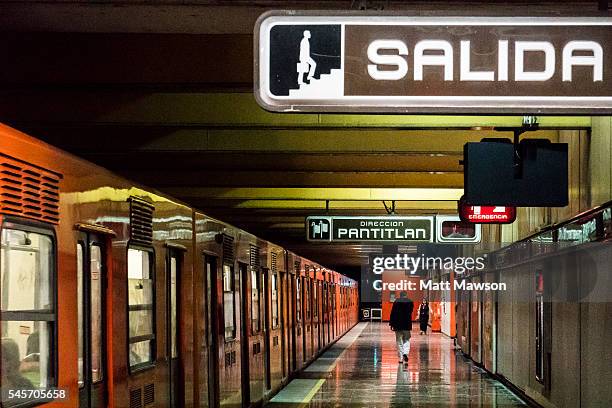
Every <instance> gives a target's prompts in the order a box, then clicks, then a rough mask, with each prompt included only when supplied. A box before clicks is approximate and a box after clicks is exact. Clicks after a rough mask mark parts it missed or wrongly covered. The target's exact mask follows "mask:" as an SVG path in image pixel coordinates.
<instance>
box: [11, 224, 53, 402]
mask: <svg viewBox="0 0 612 408" xmlns="http://www.w3.org/2000/svg"><path fill="white" fill-rule="evenodd" d="M39 232H40V233H39ZM0 243H1V245H0V247H1V250H0V251H1V252H0V275H1V277H0V282H1V283H0V291H1V311H2V314H1V316H2V320H1V323H0V325H1V327H0V330H1V332H2V351H1V356H2V384H1V388H2V403H3V405H4V404H5V403H6V400H5V397H6V396H7V391H8V390H24V389H47V388H50V387H52V386H54V385H55V375H54V373H55V364H54V362H55V356H56V349H55V347H56V346H55V345H56V344H57V342H56V341H55V325H56V306H55V278H56V270H55V256H54V253H55V245H54V241H53V239H52V237H51V236H50V235H47V234H46V233H45V232H44V231H42V230H38V229H34V228H32V229H29V228H24V229H21V227H13V226H12V225H11V228H5V229H3V230H2V236H1V240H0Z"/></svg>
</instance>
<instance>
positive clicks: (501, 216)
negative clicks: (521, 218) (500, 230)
mask: <svg viewBox="0 0 612 408" xmlns="http://www.w3.org/2000/svg"><path fill="white" fill-rule="evenodd" d="M459 217H460V218H461V220H462V221H467V222H473V223H476V224H511V223H513V222H514V220H515V219H516V207H502V206H484V205H469V204H467V203H465V202H463V201H459Z"/></svg>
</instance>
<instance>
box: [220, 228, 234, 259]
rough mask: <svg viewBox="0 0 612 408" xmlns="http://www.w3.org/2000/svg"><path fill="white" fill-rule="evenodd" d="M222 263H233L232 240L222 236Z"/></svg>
mask: <svg viewBox="0 0 612 408" xmlns="http://www.w3.org/2000/svg"><path fill="white" fill-rule="evenodd" d="M223 262H224V263H227V264H233V263H234V238H232V237H230V236H229V235H225V234H223Z"/></svg>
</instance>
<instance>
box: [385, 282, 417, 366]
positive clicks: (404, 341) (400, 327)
mask: <svg viewBox="0 0 612 408" xmlns="http://www.w3.org/2000/svg"><path fill="white" fill-rule="evenodd" d="M413 309H414V303H412V300H410V299H408V296H407V294H406V292H400V297H399V299H396V300H395V302H393V307H392V308H391V318H390V319H389V326H391V330H393V331H394V332H395V340H396V341H397V352H398V354H399V362H400V363H401V362H404V363H408V354H409V353H410V330H412V310H413Z"/></svg>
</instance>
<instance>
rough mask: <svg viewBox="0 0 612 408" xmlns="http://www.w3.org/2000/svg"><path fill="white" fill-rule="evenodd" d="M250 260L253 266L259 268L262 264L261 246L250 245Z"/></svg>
mask: <svg viewBox="0 0 612 408" xmlns="http://www.w3.org/2000/svg"><path fill="white" fill-rule="evenodd" d="M249 260H250V264H251V266H252V267H253V268H256V269H259V267H260V266H261V262H260V259H259V247H258V246H256V245H251V246H250V250H249Z"/></svg>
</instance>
